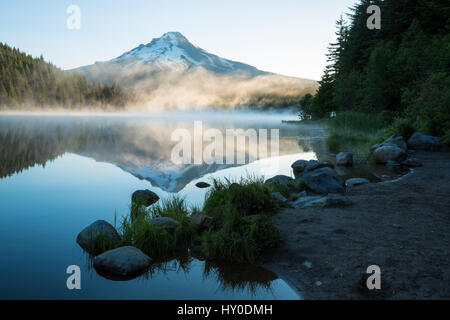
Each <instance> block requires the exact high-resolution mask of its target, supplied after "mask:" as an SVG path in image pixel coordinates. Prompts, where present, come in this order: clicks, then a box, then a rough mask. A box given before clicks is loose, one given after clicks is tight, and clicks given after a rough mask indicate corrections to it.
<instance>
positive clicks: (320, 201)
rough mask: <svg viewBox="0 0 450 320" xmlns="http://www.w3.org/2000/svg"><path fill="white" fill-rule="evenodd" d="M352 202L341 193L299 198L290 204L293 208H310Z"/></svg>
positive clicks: (346, 204) (341, 205)
mask: <svg viewBox="0 0 450 320" xmlns="http://www.w3.org/2000/svg"><path fill="white" fill-rule="evenodd" d="M351 204H353V202H352V201H351V200H350V199H348V198H346V197H343V196H341V195H329V196H325V197H323V196H311V197H304V198H300V199H298V200H297V201H295V202H294V203H293V204H292V206H293V207H294V208H311V207H322V208H323V207H343V206H349V205H351Z"/></svg>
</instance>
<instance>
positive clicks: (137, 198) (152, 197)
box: [131, 190, 159, 207]
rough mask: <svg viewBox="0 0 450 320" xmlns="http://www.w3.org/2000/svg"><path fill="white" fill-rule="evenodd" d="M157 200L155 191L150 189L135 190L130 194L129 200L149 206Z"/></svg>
mask: <svg viewBox="0 0 450 320" xmlns="http://www.w3.org/2000/svg"><path fill="white" fill-rule="evenodd" d="M158 200H159V197H158V195H157V194H156V193H154V192H152V191H150V190H137V191H135V192H134V193H133V195H132V196H131V201H132V202H133V203H137V204H139V205H143V206H145V207H148V206H151V205H152V204H154V203H156V202H157V201H158Z"/></svg>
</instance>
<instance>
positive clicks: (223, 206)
mask: <svg viewBox="0 0 450 320" xmlns="http://www.w3.org/2000/svg"><path fill="white" fill-rule="evenodd" d="M271 192H272V189H271V187H269V186H267V185H266V184H264V179H263V178H258V177H247V178H242V179H241V180H240V181H239V183H236V182H232V181H230V180H229V179H224V180H217V179H216V180H214V181H213V186H212V189H211V190H210V192H209V193H208V194H207V196H206V200H205V204H204V207H203V212H204V213H206V214H208V215H210V216H211V217H213V219H215V224H216V226H217V228H216V229H215V230H208V231H206V232H205V233H203V235H202V238H201V239H202V248H203V250H204V252H205V255H206V257H207V259H219V260H227V261H233V262H249V263H254V262H256V261H257V260H258V259H259V258H260V257H261V253H262V252H263V251H264V249H266V248H269V247H272V246H275V245H276V244H277V243H278V242H279V239H280V235H279V231H278V228H277V227H276V226H275V225H274V224H273V223H272V220H271V214H273V213H275V211H276V210H277V209H278V203H277V201H276V200H274V199H273V198H272V196H271Z"/></svg>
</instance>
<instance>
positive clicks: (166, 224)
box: [149, 217, 179, 232]
mask: <svg viewBox="0 0 450 320" xmlns="http://www.w3.org/2000/svg"><path fill="white" fill-rule="evenodd" d="M149 223H150V225H153V226H160V227H163V228H164V229H166V230H167V231H168V232H173V231H175V229H176V228H177V227H178V225H179V222H178V221H176V220H174V219H172V218H168V217H159V218H153V219H151V220H150V222H149Z"/></svg>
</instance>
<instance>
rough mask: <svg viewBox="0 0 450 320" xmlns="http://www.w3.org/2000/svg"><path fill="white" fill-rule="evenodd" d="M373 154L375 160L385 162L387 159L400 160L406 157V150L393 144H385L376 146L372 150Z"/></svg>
mask: <svg viewBox="0 0 450 320" xmlns="http://www.w3.org/2000/svg"><path fill="white" fill-rule="evenodd" d="M373 155H374V157H375V160H376V162H378V163H383V164H385V163H387V162H388V161H389V160H392V161H396V162H402V161H403V160H405V159H406V157H407V153H406V151H405V150H403V149H401V148H399V147H398V146H397V145H394V144H386V145H383V146H381V147H379V148H377V149H376V150H375V151H374V152H373Z"/></svg>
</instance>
